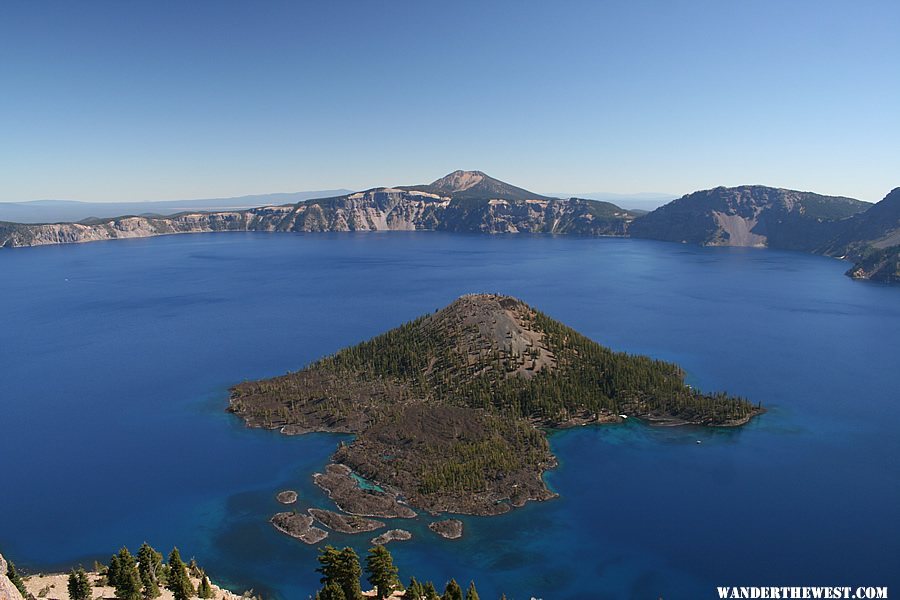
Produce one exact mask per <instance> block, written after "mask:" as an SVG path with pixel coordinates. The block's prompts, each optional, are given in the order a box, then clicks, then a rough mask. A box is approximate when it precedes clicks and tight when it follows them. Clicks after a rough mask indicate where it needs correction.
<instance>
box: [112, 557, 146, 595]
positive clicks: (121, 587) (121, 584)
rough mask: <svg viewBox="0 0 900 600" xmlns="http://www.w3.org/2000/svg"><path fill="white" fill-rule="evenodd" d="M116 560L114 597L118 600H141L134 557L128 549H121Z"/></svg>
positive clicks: (139, 581) (139, 583)
mask: <svg viewBox="0 0 900 600" xmlns="http://www.w3.org/2000/svg"><path fill="white" fill-rule="evenodd" d="M118 559H119V560H118V573H117V575H116V584H115V588H116V597H117V598H119V600H141V577H140V575H139V574H138V569H137V562H136V561H135V560H134V556H132V555H131V552H129V551H128V548H122V549H121V550H119V555H118Z"/></svg>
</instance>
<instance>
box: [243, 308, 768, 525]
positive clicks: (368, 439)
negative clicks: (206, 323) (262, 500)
mask: <svg viewBox="0 0 900 600" xmlns="http://www.w3.org/2000/svg"><path fill="white" fill-rule="evenodd" d="M230 410H231V411H232V412H234V413H236V414H238V415H240V416H241V417H242V418H244V419H245V420H246V421H247V423H248V424H249V425H251V426H255V427H264V428H272V429H280V430H281V431H283V432H284V433H288V434H298V433H304V432H310V431H334V432H348V433H355V434H356V439H355V440H354V441H353V442H352V443H350V444H348V445H343V444H342V445H341V447H340V448H339V449H338V451H337V452H336V453H335V455H334V457H333V460H334V461H335V462H337V463H340V464H343V465H346V466H347V467H349V468H350V469H352V470H353V471H355V472H356V473H358V474H360V475H361V476H363V477H365V478H367V479H370V480H373V481H376V482H378V484H379V485H381V486H382V487H384V488H386V489H389V490H394V492H395V493H396V494H397V495H398V496H399V497H402V498H405V500H406V501H407V502H408V503H409V504H410V505H411V506H413V507H417V508H421V509H424V510H427V511H429V512H432V513H437V512H442V511H450V512H456V513H474V514H497V513H501V512H505V511H507V510H509V507H510V505H513V506H521V505H522V504H524V503H525V502H527V501H528V500H543V499H547V498H550V497H552V496H553V494H552V492H550V491H549V490H548V489H547V488H546V487H545V485H544V483H543V480H542V478H541V475H542V473H543V471H544V470H545V469H547V468H551V467H553V466H554V465H555V464H556V461H555V457H554V456H553V455H552V453H551V452H550V448H549V445H548V443H547V439H546V436H545V434H544V431H543V429H548V428H564V427H571V426H575V425H581V424H585V423H598V422H616V421H621V420H622V418H623V417H624V416H632V417H640V418H643V419H647V420H649V421H663V422H667V423H694V424H699V425H712V426H737V425H742V424H744V423H746V422H747V421H748V420H750V419H751V418H752V417H753V416H755V415H757V414H760V413H761V412H762V409H761V408H760V407H759V406H757V405H753V404H751V403H750V402H748V401H747V400H745V399H742V398H736V397H733V396H729V395H727V394H724V393H717V394H704V393H702V392H699V391H698V390H695V389H692V388H691V387H690V386H687V385H685V383H684V373H683V372H682V371H681V369H680V368H679V367H678V366H676V365H674V364H671V363H667V362H663V361H659V360H654V359H651V358H648V357H645V356H634V355H629V354H625V353H621V352H613V351H612V350H610V349H608V348H605V347H603V346H601V345H600V344H597V343H596V342H593V341H591V340H590V339H588V338H587V337H585V336H583V335H581V334H579V333H578V332H576V331H575V330H573V329H571V328H569V327H566V326H565V325H563V324H562V323H559V322H558V321H555V320H553V319H551V318H549V317H547V316H546V315H544V314H543V313H541V312H539V311H537V310H535V309H533V308H531V307H530V306H528V305H526V304H525V303H523V302H521V301H520V300H517V299H515V298H510V297H506V296H499V295H469V296H463V297H461V298H459V299H458V300H456V301H455V302H453V303H452V304H450V305H449V306H447V307H446V308H444V309H442V310H440V311H437V312H435V313H434V314H430V315H426V316H423V317H420V318H418V319H416V320H414V321H412V322H409V323H406V324H405V325H401V326H400V327H398V328H396V329H392V330H391V331H388V332H387V333H385V334H382V335H380V336H378V337H375V338H373V339H371V340H369V341H367V342H363V343H361V344H359V345H357V346H353V347H351V348H347V349H344V350H341V351H340V352H338V353H336V354H334V355H332V356H329V357H327V358H324V359H322V360H320V361H318V362H316V363H313V364H311V365H310V366H308V367H306V368H304V369H302V370H301V371H298V372H295V373H290V374H288V375H284V376H281V377H276V378H273V379H267V380H262V381H256V382H247V383H242V384H240V385H237V386H235V387H234V388H232V393H231V405H230Z"/></svg>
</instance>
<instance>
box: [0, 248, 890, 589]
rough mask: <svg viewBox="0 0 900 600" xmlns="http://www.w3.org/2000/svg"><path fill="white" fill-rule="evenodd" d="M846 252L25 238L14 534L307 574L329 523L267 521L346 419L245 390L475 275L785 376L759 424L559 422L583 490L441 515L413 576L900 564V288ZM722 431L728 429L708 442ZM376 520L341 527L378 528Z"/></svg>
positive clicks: (721, 373) (725, 581) (735, 381)
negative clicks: (245, 414) (251, 401)
mask: <svg viewBox="0 0 900 600" xmlns="http://www.w3.org/2000/svg"><path fill="white" fill-rule="evenodd" d="M845 269H846V265H845V264H843V263H840V262H837V261H834V260H831V259H826V258H819V257H813V256H807V255H803V254H793V253H783V252H776V251H769V250H750V249H728V248H696V247H690V246H683V245H677V244H666V243H656V242H648V241H639V240H623V239H584V238H566V237H557V238H554V237H538V236H535V237H531V236H526V235H518V236H496V237H490V236H462V235H457V236H452V235H443V234H437V233H391V234H359V235H356V234H333V235H332V234H314V235H290V234H238V233H234V234H208V235H206V234H204V235H189V236H173V237H163V238H155V239H145V240H128V241H118V242H106V243H92V244H82V245H72V246H56V247H44V248H28V249H20V250H2V251H0V281H2V284H0V285H2V288H0V290H2V291H0V315H2V317H0V318H2V337H0V481H2V483H0V551H2V552H3V553H4V554H6V555H7V556H9V557H11V558H13V560H15V561H16V562H17V563H19V565H20V566H21V567H25V568H27V569H31V570H49V569H56V568H68V567H69V566H71V565H73V564H77V563H79V562H81V563H84V564H85V565H86V566H89V565H90V564H91V563H92V561H93V559H94V558H102V559H104V560H105V559H107V558H108V557H109V555H110V554H111V553H112V552H114V551H115V550H116V549H118V548H119V547H120V546H122V545H123V544H127V545H128V546H130V547H131V548H132V549H133V550H134V549H136V548H137V546H138V545H140V543H141V542H143V541H144V540H147V541H148V542H150V543H151V544H153V545H154V546H156V547H157V548H159V549H161V550H162V551H164V552H168V550H169V549H170V548H171V546H173V545H175V544H177V545H178V546H179V547H180V548H181V550H182V555H186V556H196V557H197V558H198V560H199V561H200V562H201V564H202V565H205V566H206V567H207V569H208V571H209V572H210V574H211V575H212V577H213V578H214V579H215V580H217V581H220V582H222V583H225V584H228V585H230V586H233V587H234V588H235V589H236V590H238V591H241V590H244V589H247V588H254V589H255V590H256V591H261V592H264V593H265V594H267V595H268V596H275V597H278V598H283V599H294V598H307V597H308V596H309V595H310V594H312V593H313V592H314V590H315V587H316V586H317V583H318V578H317V575H316V573H314V568H315V566H316V564H315V559H314V557H315V549H314V548H311V547H309V546H306V545H305V544H302V543H300V542H297V541H295V540H292V539H289V538H287V537H285V536H282V535H280V534H278V533H277V532H276V531H275V530H274V529H272V527H271V526H270V525H269V524H268V523H267V519H268V517H269V516H270V515H271V514H272V513H274V512H277V511H278V510H279V509H280V505H279V504H278V503H277V502H276V501H275V499H274V495H275V493H276V492H277V491H279V490H281V489H284V488H292V489H296V490H298V491H299V492H300V497H301V499H300V503H299V506H301V507H305V506H308V505H316V506H328V502H327V499H325V498H324V497H323V496H322V494H320V493H319V491H318V490H317V488H315V486H313V485H312V482H311V477H310V475H311V473H313V472H314V471H316V470H317V469H321V468H322V467H323V466H324V464H325V463H326V462H327V459H328V456H329V454H330V453H331V452H332V451H333V449H334V448H335V446H336V444H337V442H338V440H339V439H346V438H341V437H339V436H332V435H325V434H318V435H310V436H302V437H291V438H289V437H285V436H281V435H279V434H277V433H274V432H266V431H258V430H249V429H246V428H245V427H243V426H242V424H241V422H240V421H239V420H238V419H236V418H234V417H233V416H231V415H229V414H227V413H225V412H224V410H225V407H226V406H227V395H228V393H227V389H228V387H229V386H230V385H232V384H234V383H236V382H239V381H241V380H244V379H255V378H260V377H267V376H272V375H277V374H280V373H283V372H285V371H287V370H292V369H297V368H299V367H301V366H303V365H304V364H306V363H307V362H309V361H312V360H314V359H316V358H318V357H320V356H322V355H323V354H328V353H331V352H333V351H335V350H337V349H339V348H341V347H343V346H346V345H349V344H353V343H355V342H358V341H361V340H363V339H366V338H368V337H371V336H372V335H375V334H377V333H379V332H381V331H384V330H386V329H389V328H391V327H394V326H396V325H398V324H400V323H402V322H404V321H407V320H409V319H412V318H414V317H416V316H418V315H420V314H422V313H426V312H430V311H433V310H434V309H435V308H438V307H442V306H444V305H446V304H448V303H449V302H451V301H452V300H453V299H454V298H456V297H457V296H459V295H461V294H463V293H467V292H478V291H496V292H502V293H506V294H511V295H515V296H519V297H521V298H522V299H524V300H525V301H527V302H529V303H531V304H533V305H534V306H536V307H538V308H540V309H541V310H543V311H544V312H546V313H548V314H549V315H551V316H553V317H555V318H557V319H559V320H561V321H563V322H565V323H567V324H568V325H570V326H572V327H574V328H575V329H578V330H580V331H581V332H583V333H585V334H586V335H588V336H590V337H591V338H593V339H595V340H597V341H598V342H600V343H602V344H605V345H608V346H611V347H612V348H615V349H619V350H626V351H630V352H638V353H646V354H649V355H652V356H654V357H658V358H662V359H667V360H672V361H676V362H678V363H679V364H681V365H682V366H683V367H684V368H685V369H686V370H687V372H688V373H689V377H688V379H689V383H691V384H693V385H695V386H699V387H701V388H703V389H705V390H719V389H725V390H728V391H729V392H732V393H736V394H740V395H743V396H746V397H748V398H750V399H751V400H753V401H754V402H755V401H761V402H762V403H763V404H764V405H766V406H767V407H769V408H770V411H769V412H768V413H767V414H765V415H764V416H762V417H761V418H759V419H756V420H755V421H753V422H752V423H751V424H750V425H749V426H747V427H744V428H742V429H738V430H730V431H726V430H705V429H700V428H651V427H646V426H643V425H641V424H640V423H637V422H629V423H628V424H627V425H621V426H603V427H588V428H580V429H577V430H569V431H565V432H562V433H558V434H555V435H553V436H552V438H551V443H552V446H553V449H554V451H555V452H556V453H557V455H558V456H559V458H560V466H559V468H558V469H556V470H554V471H552V472H549V473H548V474H547V476H546V479H547V481H548V483H549V485H551V486H552V488H553V489H554V490H556V491H557V492H559V494H560V498H559V499H556V500H552V501H549V502H545V503H540V504H535V503H530V504H528V505H527V506H526V507H525V508H523V509H521V510H517V511H514V512H512V513H511V514H509V515H506V516H502V517H495V518H466V519H465V526H466V531H465V537H464V538H463V539H461V540H459V541H446V540H442V539H439V538H437V537H436V536H435V535H434V534H432V533H431V532H430V531H428V530H427V529H426V527H425V525H426V523H427V521H421V522H412V523H408V522H404V527H406V528H409V529H410V530H411V531H412V532H413V534H414V538H413V540H412V541H410V542H399V543H393V544H391V545H390V548H391V550H392V552H393V553H394V556H395V559H396V561H397V563H398V564H399V566H400V568H401V575H402V577H403V579H404V580H406V579H408V577H409V575H411V574H414V575H416V577H418V578H420V579H431V580H434V581H435V582H437V583H438V584H439V585H441V586H442V585H443V583H444V582H445V581H446V579H447V578H448V577H451V576H453V577H456V578H457V579H459V580H460V581H464V582H468V581H469V580H470V579H474V580H475V581H476V583H477V585H478V586H479V591H481V592H482V593H481V596H482V598H486V599H492V598H496V597H497V596H499V593H500V592H501V591H505V592H506V593H507V595H508V596H509V597H510V598H511V599H512V598H517V599H527V598H530V597H531V596H535V597H538V598H545V599H547V600H550V599H557V598H628V597H631V598H657V597H658V596H660V595H662V596H664V597H665V598H714V597H716V596H715V589H714V587H715V586H717V585H829V586H830V585H849V586H860V585H867V586H875V585H887V586H893V588H894V590H892V591H895V590H897V589H900V459H898V457H900V436H898V434H897V428H898V425H900V402H898V400H900V392H898V385H897V381H898V376H900V287H896V288H892V287H885V286H879V285H875V284H868V283H861V282H854V281H851V280H850V279H848V278H846V277H843V276H842V272H843V271H844V270H845ZM697 440H701V441H702V442H703V443H702V444H697V443H696V441H697ZM369 537H371V536H356V537H355V536H344V535H336V534H332V536H331V537H330V538H329V540H327V541H328V542H331V543H334V544H352V545H353V546H355V547H356V548H357V550H359V551H361V552H362V551H364V550H365V549H366V547H367V545H368V539H369Z"/></svg>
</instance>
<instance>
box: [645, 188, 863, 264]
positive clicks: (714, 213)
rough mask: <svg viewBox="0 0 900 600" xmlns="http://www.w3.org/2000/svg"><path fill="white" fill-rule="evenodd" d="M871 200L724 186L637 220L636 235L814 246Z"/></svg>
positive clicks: (705, 241) (803, 248)
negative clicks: (863, 200) (864, 200)
mask: <svg viewBox="0 0 900 600" xmlns="http://www.w3.org/2000/svg"><path fill="white" fill-rule="evenodd" d="M870 206H872V205H871V204H869V203H867V202H862V201H860V200H854V199H852V198H844V197H840V196H823V195H821V194H814V193H811V192H798V191H794V190H786V189H781V188H771V187H766V186H759V185H754V186H741V187H735V188H726V187H718V188H715V189H711V190H703V191H699V192H694V193H692V194H688V195H686V196H684V197H682V198H679V199H678V200H674V201H672V202H670V203H669V204H666V205H665V206H661V207H660V208H658V209H656V210H655V211H653V212H651V213H650V214H648V215H645V216H643V217H641V218H640V219H638V220H637V221H635V222H634V223H633V224H632V226H631V227H630V233H631V235H632V236H634V237H641V238H650V239H657V240H665V241H672V242H686V243H692V244H702V245H708V246H759V247H770V248H781V249H785V250H801V251H807V252H811V251H814V250H815V249H816V248H818V247H819V246H821V245H822V244H824V243H826V242H827V241H828V240H830V239H832V238H834V236H836V235H838V234H839V233H840V231H841V230H842V227H843V226H844V223H845V221H846V220H847V219H849V218H850V217H852V216H853V215H856V214H858V213H861V212H864V211H866V210H867V209H868V208H869V207H870Z"/></svg>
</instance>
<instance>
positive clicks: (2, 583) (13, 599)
mask: <svg viewBox="0 0 900 600" xmlns="http://www.w3.org/2000/svg"><path fill="white" fill-rule="evenodd" d="M0 600H23V598H22V594H20V593H19V590H18V589H16V586H14V585H13V582H12V581H10V580H9V577H7V576H6V560H5V559H4V558H3V555H2V554H0Z"/></svg>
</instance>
